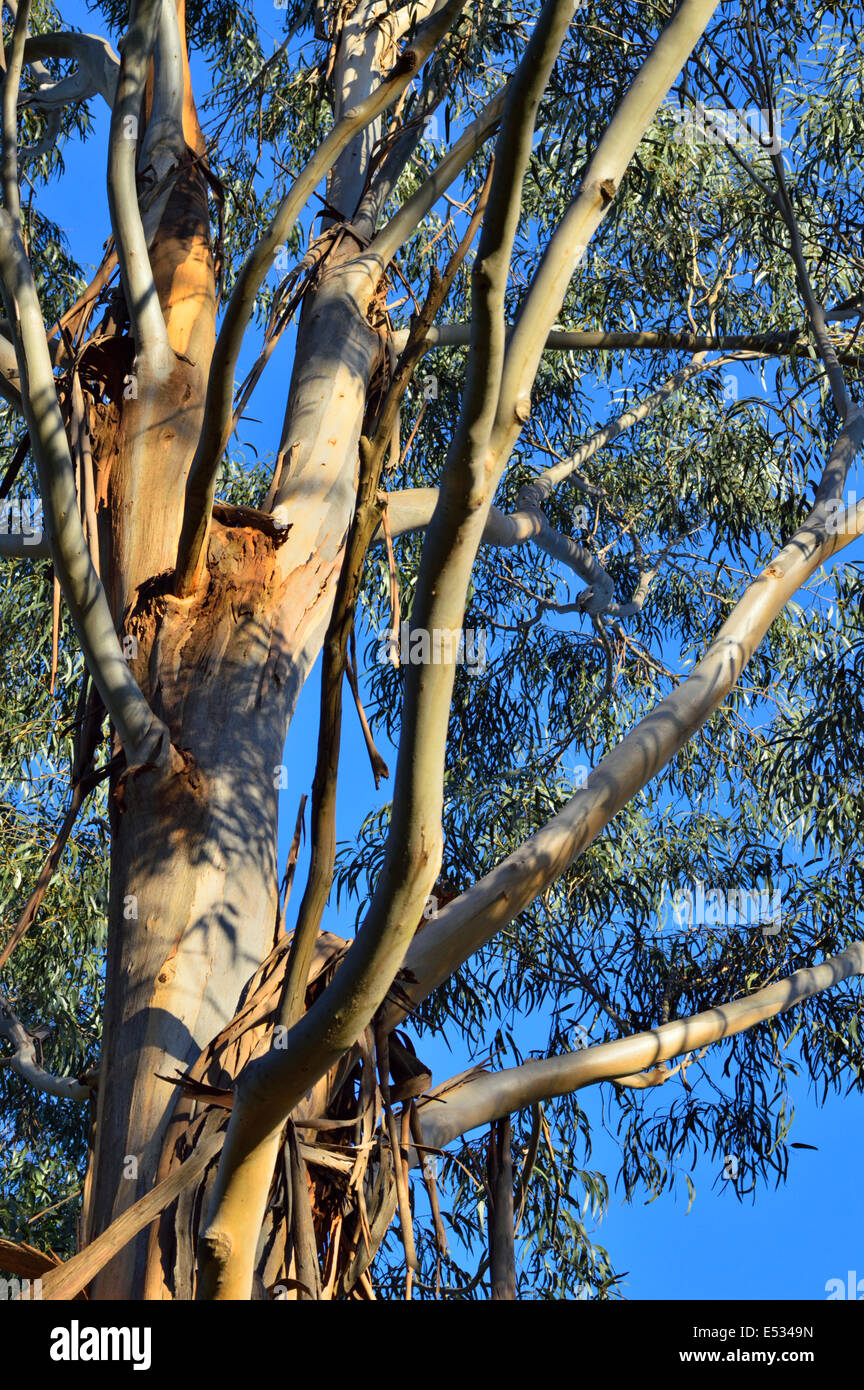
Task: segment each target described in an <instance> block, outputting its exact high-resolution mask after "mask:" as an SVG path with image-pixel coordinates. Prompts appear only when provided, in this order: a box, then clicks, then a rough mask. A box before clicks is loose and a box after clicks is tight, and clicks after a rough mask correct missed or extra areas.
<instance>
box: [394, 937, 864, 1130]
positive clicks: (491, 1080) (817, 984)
mask: <svg viewBox="0 0 864 1390" xmlns="http://www.w3.org/2000/svg"><path fill="white" fill-rule="evenodd" d="M862 974H864V941H856V942H855V943H854V944H853V945H852V946H850V947H849V948H848V950H846V951H841V952H840V954H839V955H836V956H831V957H829V959H828V960H825V961H823V962H822V963H821V964H820V965H815V966H811V967H809V968H808V969H806V970H797V971H796V972H795V974H794V975H790V976H789V977H788V978H787V979H785V980H779V981H777V982H776V983H775V984H771V985H766V986H765V988H764V989H759V990H756V992H755V993H754V994H750V995H747V996H746V997H745V998H744V999H736V1000H734V1001H733V1002H732V1003H728V1004H720V1005H718V1006H717V1007H715V1008H713V1009H706V1010H705V1011H704V1012H703V1013H699V1014H694V1015H693V1016H692V1017H691V1018H684V1019H676V1020H674V1021H673V1022H671V1023H663V1024H661V1025H660V1026H659V1027H658V1028H653V1029H651V1030H650V1031H649V1032H646V1033H636V1034H635V1035H634V1036H632V1037H629V1038H619V1039H617V1040H616V1041H614V1042H608V1043H600V1044H599V1045H598V1046H596V1047H587V1048H583V1049H582V1050H580V1051H579V1052H568V1053H565V1054H564V1055H563V1056H560V1057H549V1058H546V1059H544V1060H542V1061H531V1062H526V1063H524V1064H523V1065H522V1066H521V1067H512V1068H510V1069H508V1070H506V1071H500V1072H478V1073H475V1074H474V1075H473V1076H471V1077H469V1078H468V1079H467V1080H466V1081H464V1082H462V1083H461V1084H458V1085H456V1086H452V1085H448V1083H447V1082H445V1083H444V1084H443V1085H442V1086H441V1087H439V1088H436V1090H438V1091H440V1092H441V1094H440V1096H438V1097H437V1098H436V1099H435V1100H429V1101H427V1102H425V1103H422V1102H421V1104H420V1105H419V1106H418V1114H419V1117H420V1124H421V1127H422V1132H423V1140H424V1142H425V1143H426V1144H428V1145H430V1146H432V1147H435V1148H441V1147H443V1145H445V1144H447V1143H449V1142H450V1140H452V1139H455V1138H456V1137H457V1136H458V1135H461V1134H465V1133H467V1132H468V1131H469V1130H472V1129H475V1128H476V1127H477V1126H478V1125H485V1124H490V1123H491V1122H492V1121H493V1120H496V1119H500V1118H501V1117H502V1116H504V1115H510V1114H513V1113H514V1112H515V1111H517V1110H521V1109H522V1108H523V1107H524V1106H527V1105H536V1104H537V1103H538V1102H539V1101H544V1100H551V1099H552V1098H553V1097H554V1096H562V1095H570V1094H572V1093H573V1092H575V1091H580V1090H583V1089H584V1088H585V1087H586V1086H594V1085H597V1084H598V1083H599V1082H602V1081H615V1080H618V1081H619V1083H620V1084H624V1083H627V1084H633V1083H638V1081H639V1079H640V1078H639V1077H638V1075H637V1074H638V1073H639V1072H642V1071H643V1070H644V1069H645V1068H648V1067H652V1068H657V1067H659V1066H660V1064H661V1063H663V1062H666V1061H668V1060H670V1059H671V1058H672V1057H678V1056H680V1055H681V1054H682V1053H687V1052H692V1051H694V1050H695V1049H696V1048H705V1047H707V1046H709V1045H710V1044H712V1043H716V1042H721V1041H722V1040H723V1039H724V1038H731V1037H734V1036H735V1034H736V1033H743V1032H746V1031H747V1030H748V1029H750V1028H755V1027H757V1026H758V1024H760V1023H764V1022H765V1021H766V1020H767V1019H770V1018H776V1017H777V1016H778V1015H779V1014H783V1013H786V1012H787V1010H788V1009H791V1008H794V1007H795V1006H796V1005H798V1004H801V1003H804V1002H805V1001H806V1000H808V999H812V998H813V997H814V996H815V995H818V994H821V993H823V992H824V991H825V990H828V989H833V988H834V987H835V986H837V985H838V984H841V983H842V982H843V981H844V980H849V979H852V978H854V977H855V976H857V975H862ZM664 1075H665V1076H666V1077H667V1078H668V1077H669V1076H671V1075H672V1072H665V1073H664ZM645 1080H646V1083H647V1084H649V1085H651V1084H656V1082H654V1081H653V1080H652V1079H651V1078H650V1077H649V1078H645ZM433 1094H434V1093H433Z"/></svg>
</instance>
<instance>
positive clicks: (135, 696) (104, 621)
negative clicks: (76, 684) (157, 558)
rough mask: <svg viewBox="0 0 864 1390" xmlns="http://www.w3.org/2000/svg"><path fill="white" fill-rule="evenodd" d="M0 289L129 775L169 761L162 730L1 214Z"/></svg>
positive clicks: (27, 273) (32, 427) (21, 253)
mask: <svg viewBox="0 0 864 1390" xmlns="http://www.w3.org/2000/svg"><path fill="white" fill-rule="evenodd" d="M0 290H2V296H3V301H4V304H5V306H6V313H7V316H8V319H9V322H10V323H11V324H14V325H15V328H16V340H17V341H16V352H17V356H18V370H19V373H20V376H21V382H22V385H23V387H24V390H23V399H24V414H25V418H26V420H27V426H28V429H29V432H30V441H31V447H32V450H33V455H34V458H35V461H36V469H37V472H38V475H39V489H40V493H41V497H42V506H43V509H44V517H45V524H46V528H47V531H48V538H49V542H50V545H51V555H52V559H53V562H54V571H55V573H56V575H57V578H58V580H59V582H60V586H61V588H62V590H63V595H64V597H65V599H66V603H67V605H68V608H69V615H70V617H71V619H72V623H73V625H74V627H75V631H76V632H77V634H78V640H79V641H80V643H81V647H82V650H83V652H84V658H85V660H86V662H87V667H88V670H89V671H90V674H91V676H92V677H93V680H94V682H95V684H96V686H97V688H98V690H99V693H100V695H101V696H102V700H103V702H104V704H105V708H106V709H107V711H108V713H109V715H110V716H111V718H112V720H113V721H114V725H115V728H116V729H117V733H118V735H119V737H120V741H121V743H122V744H123V748H124V751H125V753H126V760H127V764H128V767H129V768H130V769H132V768H135V767H138V766H141V765H142V764H144V763H147V762H150V761H151V760H153V759H158V760H159V761H161V760H162V759H164V758H167V756H168V753H169V749H170V740H169V736H168V730H167V729H166V728H165V726H164V724H162V723H161V721H160V720H158V719H157V718H156V717H155V715H154V714H153V712H152V711H151V709H150V706H149V705H148V704H147V701H146V700H145V699H144V696H143V694H142V693H141V690H140V688H139V686H138V684H137V682H136V681H135V679H134V677H133V675H132V673H131V671H130V670H129V666H128V663H127V662H126V660H125V659H124V657H123V653H122V651H121V649H120V643H119V641H118V639H117V633H116V631H115V629H114V622H113V619H112V617H111V610H110V608H109V607H108V600H107V599H106V597H105V591H104V589H103V588H102V585H101V583H100V581H99V576H98V575H97V574H96V571H95V569H94V568H93V561H92V559H91V557H90V551H89V549H88V546H87V542H86V539H85V537H84V530H83V527H82V525H81V515H80V512H79V510H78V497H77V493H76V488H75V472H74V468H73V466H72V458H71V455H70V452H69V441H68V439H67V437H66V430H65V428H64V425H63V418H62V416H61V414H60V406H59V404H58V401H57V392H56V389H55V385H54V374H53V371H52V368H51V358H50V355H49V351H48V343H47V341H46V338H45V323H44V320H43V318H42V311H41V309H40V307H39V300H38V297H37V294H36V286H35V284H34V282H33V274H32V271H31V269H30V263H29V261H28V260H27V254H26V252H25V250H24V246H23V244H22V241H21V237H20V235H19V234H18V231H17V229H16V227H15V225H14V223H13V222H12V219H11V218H10V217H9V214H8V213H7V212H6V211H5V209H4V210H2V211H0Z"/></svg>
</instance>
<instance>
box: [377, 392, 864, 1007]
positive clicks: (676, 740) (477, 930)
mask: <svg viewBox="0 0 864 1390" xmlns="http://www.w3.org/2000/svg"><path fill="white" fill-rule="evenodd" d="M862 444H864V415H862V413H861V412H860V411H859V410H857V409H854V408H853V411H852V412H851V414H850V418H849V420H848V421H847V423H846V425H845V426H844V429H843V431H842V432H841V434H840V436H839V438H838V440H837V442H836V444H835V446H834V449H833V450H832V452H831V456H830V458H829V460H828V462H827V464H826V466H825V471H824V475H823V476H824V477H825V478H828V477H832V476H836V475H838V474H842V476H843V477H844V478H845V476H846V474H847V473H848V470H849V467H850V466H851V463H852V460H853V458H854V457H855V455H856V454H857V452H858V451H859V450H860V448H861V446H862ZM862 534H864V502H861V503H859V504H858V505H857V506H856V507H848V508H847V509H846V510H845V512H844V513H842V514H841V515H840V516H838V517H837V518H835V519H832V520H831V522H830V526H829V509H828V507H827V505H826V504H825V503H824V502H820V503H819V504H817V505H816V506H815V507H814V508H813V510H812V511H811V513H810V515H809V517H807V519H806V520H805V522H804V523H803V525H802V526H801V527H800V528H799V530H798V531H797V532H796V534H795V535H794V536H793V537H792V538H791V540H789V541H788V542H787V544H786V545H785V546H784V547H783V549H782V550H781V551H780V552H779V553H778V554H777V555H776V556H774V558H773V559H772V560H771V561H770V562H769V564H768V565H767V566H766V567H765V568H764V569H763V570H762V572H761V574H759V575H758V576H757V578H756V579H755V580H754V581H753V582H752V583H751V584H750V585H749V586H748V587H747V589H746V590H745V591H744V594H743V595H742V597H741V598H740V599H739V601H738V603H737V604H736V606H735V608H734V609H733V610H732V612H731V613H730V615H729V617H728V618H727V620H726V622H725V623H724V624H723V626H722V627H721V628H720V631H719V632H718V633H717V636H716V637H715V638H714V641H713V642H712V643H711V645H710V646H709V648H708V650H707V652H706V653H705V655H704V657H703V658H702V660H701V661H700V662H699V663H698V664H697V665H696V666H695V667H694V669H693V671H692V672H691V673H690V675H689V676H688V678H687V679H686V680H685V681H682V682H681V684H680V685H679V686H678V687H677V688H676V689H675V690H674V691H673V692H672V693H671V694H670V695H668V696H667V697H666V699H665V700H662V701H661V702H660V704H659V705H658V706H657V708H656V709H654V710H653V711H652V712H651V714H649V715H648V716H647V718H645V719H643V720H642V721H641V722H640V723H639V724H637V725H636V727H635V728H634V729H632V730H631V731H630V733H629V734H627V735H626V736H625V738H624V739H622V741H621V742H620V743H619V744H617V745H616V746H615V747H614V748H612V749H611V750H610V751H609V752H608V753H607V754H606V755H605V756H604V757H603V758H601V760H600V762H599V763H598V764H597V766H596V767H595V768H594V770H593V771H592V772H591V774H590V775H589V777H588V779H587V781H586V783H585V785H584V787H582V788H581V789H580V790H579V791H578V792H576V794H575V795H574V796H573V797H571V799H570V800H569V801H568V802H567V804H566V805H565V806H564V807H563V809H562V810H561V811H559V812H558V814H557V815H555V816H553V817H552V819H551V820H550V821H548V822H547V823H546V825H545V826H543V828H542V829H541V830H539V831H538V832H537V833H536V834H535V835H533V836H532V837H531V839H530V840H527V841H526V842H525V844H523V845H521V846H520V847H519V848H518V849H517V850H514V852H513V853H512V854H510V855H508V856H507V857H506V858H505V859H503V860H502V861H501V862H500V863H499V864H497V865H496V867H495V868H494V869H492V870H491V872H490V873H488V874H486V876H485V877H484V878H482V879H480V880H479V881H478V882H477V883H475V884H473V885H472V887H471V888H469V889H468V890H467V892H465V893H463V894H462V895H461V897H459V898H455V899H454V900H453V901H452V902H449V903H447V904H446V905H445V906H444V907H443V908H441V910H440V911H439V912H438V913H437V914H436V916H435V917H434V918H433V919H432V921H430V922H428V923H427V925H426V927H425V928H424V930H423V931H422V932H421V933H420V934H419V936H417V937H416V938H415V940H414V942H413V943H412V945H411V947H410V949H409V951H408V954H407V956H406V957H405V969H406V970H407V971H410V972H411V975H413V976H414V981H413V982H410V983H408V984H406V985H405V987H404V988H405V993H406V994H407V995H408V997H409V998H410V999H411V1000H412V1001H413V1002H414V1003H419V1002H420V1000H421V999H424V998H425V997H426V995H427V994H429V993H430V992H431V991H432V990H433V989H435V988H436V987H437V986H438V985H439V984H441V983H442V982H443V981H444V980H446V979H447V977H448V976H449V975H451V974H452V973H453V972H454V971H455V970H458V968H459V966H460V965H461V964H462V963H463V961H465V960H467V959H468V957H469V956H471V955H473V954H474V952H475V951H478V950H479V949H480V947H481V946H483V945H484V944H485V943H486V942H487V941H488V940H490V938H491V937H493V936H494V935H495V934H496V932H498V931H500V930H501V928H502V927H504V926H506V924H507V923H508V922H512V921H513V919H514V918H515V917H518V915H519V913H520V912H522V911H523V910H524V909H525V908H526V907H527V906H528V904H529V903H530V902H532V901H533V899H534V898H535V897H537V895H538V894H539V893H542V892H543V891H544V890H545V889H546V888H548V887H549V886H550V884H552V883H554V881H555V879H557V878H558V877H559V876H560V875H561V874H562V873H564V871H565V870H566V869H567V868H569V867H570V865H571V864H572V863H573V862H574V861H575V860H576V859H577V858H578V857H579V855H580V854H581V853H582V852H583V850H585V849H587V847H588V845H590V844H591V843H592V841H593V840H594V839H596V837H597V836H598V835H599V834H600V833H601V831H603V830H604V829H605V827H606V826H607V825H608V824H609V822H610V821H611V820H612V819H613V817H614V816H616V815H617V814H618V812H619V811H620V810H621V808H622V807H623V806H624V805H626V803H627V802H628V801H629V800H630V798H631V797H632V796H634V795H635V794H636V793H637V792H638V791H639V790H641V788H642V787H644V786H645V785H646V784H647V783H648V782H650V781H651V779H652V778H653V777H655V776H656V775H657V773H658V772H660V771H661V770H662V768H664V767H665V766H666V764H667V763H668V762H670V760H671V759H672V758H673V757H674V756H675V754H676V753H677V752H678V751H679V749H680V748H682V747H683V746H684V744H685V743H687V742H688V740H689V739H691V738H692V737H693V735H694V734H695V733H696V731H697V730H698V729H699V728H701V726H702V725H703V724H704V723H705V721H706V720H707V719H709V718H710V716H711V715H712V714H713V713H714V711H715V710H716V709H718V708H719V707H720V705H721V704H722V703H723V701H724V700H725V698H726V696H727V695H728V693H729V691H730V690H731V689H732V687H733V685H734V684H735V683H736V681H737V680H738V677H739V676H740V674H741V671H742V670H743V668H744V666H745V665H746V664H747V662H748V661H749V660H750V658H751V656H752V655H753V653H754V652H755V651H756V649H757V647H758V646H759V644H760V642H761V641H762V638H763V637H764V636H765V633H766V632H767V631H768V628H769V627H770V626H771V623H772V622H773V621H774V619H775V618H776V617H777V615H778V614H779V613H780V612H781V611H782V609H783V608H784V607H785V605H786V603H787V602H788V601H789V599H790V598H791V597H792V595H793V594H794V593H796V592H797V590H798V589H799V588H800V587H801V585H802V584H804V583H805V582H806V581H807V579H808V578H809V577H810V575H811V574H813V573H814V572H815V571H816V570H817V569H818V568H819V566H820V565H821V564H823V563H824V562H825V561H826V560H827V559H829V558H830V557H831V556H832V555H834V554H836V553H837V552H838V551H839V550H842V549H843V548H844V547H845V546H846V545H848V544H849V543H850V542H851V541H852V540H854V539H856V538H857V537H858V536H860V535H862ZM402 1012H403V1011H401V1010H399V1009H397V1008H396V1006H395V1005H391V1006H388V1013H387V1022H388V1024H395V1023H396V1022H397V1021H398V1019H399V1017H401V1016H402Z"/></svg>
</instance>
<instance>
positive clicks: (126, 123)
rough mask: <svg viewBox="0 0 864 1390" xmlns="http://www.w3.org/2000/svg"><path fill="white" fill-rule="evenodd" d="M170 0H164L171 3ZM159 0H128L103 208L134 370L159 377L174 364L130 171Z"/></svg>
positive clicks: (133, 179)
mask: <svg viewBox="0 0 864 1390" xmlns="http://www.w3.org/2000/svg"><path fill="white" fill-rule="evenodd" d="M172 2H173V0H168V3H172ZM163 3H164V0H132V3H131V9H130V22H129V31H128V33H127V35H126V42H125V44H124V47H123V58H122V60H121V63H120V74H119V78H118V82H117V95H116V98H115V101H114V106H113V109H112V112H111V129H110V133H109V137H108V139H109V147H108V207H109V210H110V213H111V230H112V232H113V234H114V245H115V247H116V249H117V259H118V261H119V264H120V277H121V279H122V282H123V291H124V293H125V296H126V304H127V307H128V309H129V319H130V322H131V324H132V332H133V334H134V337H135V347H136V349H137V352H138V369H139V370H143V371H145V372H146V373H147V374H148V375H150V376H151V377H152V379H154V380H161V379H162V378H163V377H164V376H166V375H167V374H168V372H169V371H170V370H171V368H172V367H173V364H174V354H173V352H172V351H171V346H170V344H169V342H168V330H167V329H166V327H165V319H164V316H163V314H162V306H161V304H160V303H159V295H158V293H157V291H156V284H155V281H154V279H153V269H152V266H151V265H150V256H149V253H148V250H147V238H146V236H145V233H144V226H143V223H142V221H141V209H140V207H139V204H138V185H137V179H136V173H135V166H136V156H137V151H138V137H139V130H140V123H141V119H142V114H143V113H142V102H143V97H144V84H145V82H146V79H147V72H148V69H149V67H150V59H151V56H152V54H153V48H154V45H155V43H156V34H157V31H158V28H159V24H160V18H161V13H162V7H163Z"/></svg>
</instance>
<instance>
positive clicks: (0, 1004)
mask: <svg viewBox="0 0 864 1390" xmlns="http://www.w3.org/2000/svg"><path fill="white" fill-rule="evenodd" d="M0 1033H2V1034H3V1035H4V1036H5V1037H7V1038H8V1039H9V1041H10V1042H11V1044H12V1046H13V1047H14V1049H15V1051H14V1053H13V1055H12V1056H11V1057H10V1058H8V1059H4V1060H6V1061H8V1065H9V1066H10V1067H11V1068H12V1070H13V1071H16V1072H17V1073H18V1075H19V1076H20V1077H21V1078H22V1080H24V1081H26V1082H27V1084H28V1085H29V1086H34V1087H35V1088H36V1090H37V1091H44V1092H45V1094H46V1095H49V1096H57V1097H59V1099H60V1100H87V1098H88V1097H89V1096H90V1094H91V1092H92V1090H93V1085H94V1083H92V1082H91V1083H89V1084H88V1083H85V1082H83V1081H77V1080H73V1079H72V1078H71V1077H67V1076H52V1075H51V1073H50V1072H48V1071H46V1070H45V1068H44V1067H43V1066H41V1065H40V1064H39V1062H38V1061H37V1058H36V1045H35V1043H34V1041H33V1038H32V1037H31V1035H30V1033H28V1031H27V1029H26V1028H25V1027H24V1025H23V1023H22V1022H21V1020H20V1019H19V1017H18V1015H17V1014H16V1013H15V1011H14V1009H13V1008H12V1005H11V1004H10V1002H9V1000H8V999H7V997H6V995H5V994H3V993H2V992H0Z"/></svg>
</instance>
